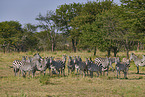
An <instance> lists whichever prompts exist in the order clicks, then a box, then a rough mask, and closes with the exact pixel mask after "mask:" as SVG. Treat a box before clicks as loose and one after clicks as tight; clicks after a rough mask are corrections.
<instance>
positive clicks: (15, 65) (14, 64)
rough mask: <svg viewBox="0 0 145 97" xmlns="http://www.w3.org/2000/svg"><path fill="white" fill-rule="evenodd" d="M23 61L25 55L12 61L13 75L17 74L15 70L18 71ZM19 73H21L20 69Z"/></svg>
mask: <svg viewBox="0 0 145 97" xmlns="http://www.w3.org/2000/svg"><path fill="white" fill-rule="evenodd" d="M24 61H26V56H22V61H19V60H15V61H13V68H14V73H15V76H16V75H17V72H19V70H20V67H21V65H22V62H24ZM20 73H21V71H20Z"/></svg>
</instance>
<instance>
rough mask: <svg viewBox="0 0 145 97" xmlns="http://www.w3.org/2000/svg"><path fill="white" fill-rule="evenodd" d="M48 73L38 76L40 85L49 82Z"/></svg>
mask: <svg viewBox="0 0 145 97" xmlns="http://www.w3.org/2000/svg"><path fill="white" fill-rule="evenodd" d="M49 79H50V78H49V75H45V76H44V75H41V76H40V79H39V82H40V83H41V84H42V85H47V84H49V83H50V82H49Z"/></svg>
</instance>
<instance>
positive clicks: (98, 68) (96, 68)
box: [86, 58, 102, 78]
mask: <svg viewBox="0 0 145 97" xmlns="http://www.w3.org/2000/svg"><path fill="white" fill-rule="evenodd" d="M86 64H87V67H88V71H90V76H91V78H92V77H93V72H96V73H97V74H98V76H97V77H99V72H100V75H102V64H100V63H97V64H95V63H93V62H92V61H91V60H89V59H87V58H86Z"/></svg>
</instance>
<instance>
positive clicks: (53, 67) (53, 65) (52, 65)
mask: <svg viewBox="0 0 145 97" xmlns="http://www.w3.org/2000/svg"><path fill="white" fill-rule="evenodd" d="M50 68H51V70H52V72H56V71H57V73H58V74H60V71H61V68H62V65H61V62H60V61H54V60H53V57H50Z"/></svg>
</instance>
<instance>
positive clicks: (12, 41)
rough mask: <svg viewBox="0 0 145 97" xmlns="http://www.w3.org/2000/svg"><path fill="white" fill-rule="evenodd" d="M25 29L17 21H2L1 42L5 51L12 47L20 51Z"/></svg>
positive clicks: (0, 28)
mask: <svg viewBox="0 0 145 97" xmlns="http://www.w3.org/2000/svg"><path fill="white" fill-rule="evenodd" d="M22 33H23V29H22V28H21V24H20V23H19V22H17V21H5V22H1V23H0V44H1V47H2V48H3V52H5V51H6V50H7V51H10V47H12V48H14V49H16V50H17V51H19V50H20V49H21V37H22Z"/></svg>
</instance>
